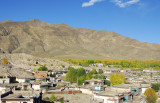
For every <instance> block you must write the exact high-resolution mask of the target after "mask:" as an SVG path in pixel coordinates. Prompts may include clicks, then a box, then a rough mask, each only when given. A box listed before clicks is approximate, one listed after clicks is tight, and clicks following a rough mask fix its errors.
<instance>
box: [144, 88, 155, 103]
mask: <svg viewBox="0 0 160 103" xmlns="http://www.w3.org/2000/svg"><path fill="white" fill-rule="evenodd" d="M144 95H145V99H146V101H147V103H156V101H157V99H158V96H157V94H156V92H155V91H154V90H153V89H151V88H148V89H147V90H146V91H145V93H144Z"/></svg>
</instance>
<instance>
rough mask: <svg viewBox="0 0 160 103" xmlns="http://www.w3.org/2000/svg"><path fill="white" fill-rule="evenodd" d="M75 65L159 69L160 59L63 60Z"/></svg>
mask: <svg viewBox="0 0 160 103" xmlns="http://www.w3.org/2000/svg"><path fill="white" fill-rule="evenodd" d="M64 61H65V62H69V63H72V64H75V65H80V66H85V67H87V66H90V65H93V64H96V63H102V64H103V66H110V65H114V66H115V67H120V68H142V69H144V68H149V67H151V68H154V69H157V70H160V61H154V60H152V61H137V60H72V59H68V60H64Z"/></svg>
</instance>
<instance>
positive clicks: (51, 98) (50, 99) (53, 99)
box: [49, 93, 56, 102]
mask: <svg viewBox="0 0 160 103" xmlns="http://www.w3.org/2000/svg"><path fill="white" fill-rule="evenodd" d="M55 100H56V98H55V96H54V94H53V93H52V94H51V96H50V98H49V101H50V102H53V101H55Z"/></svg>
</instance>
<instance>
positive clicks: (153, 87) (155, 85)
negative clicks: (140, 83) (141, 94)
mask: <svg viewBox="0 0 160 103" xmlns="http://www.w3.org/2000/svg"><path fill="white" fill-rule="evenodd" d="M152 89H153V90H154V91H156V92H158V91H159V89H160V84H159V83H154V84H152Z"/></svg>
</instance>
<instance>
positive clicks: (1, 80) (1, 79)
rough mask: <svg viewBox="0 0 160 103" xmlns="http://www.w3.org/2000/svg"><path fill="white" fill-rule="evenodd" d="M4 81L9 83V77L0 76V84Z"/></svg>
mask: <svg viewBox="0 0 160 103" xmlns="http://www.w3.org/2000/svg"><path fill="white" fill-rule="evenodd" d="M4 83H10V79H9V78H0V84H4Z"/></svg>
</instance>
